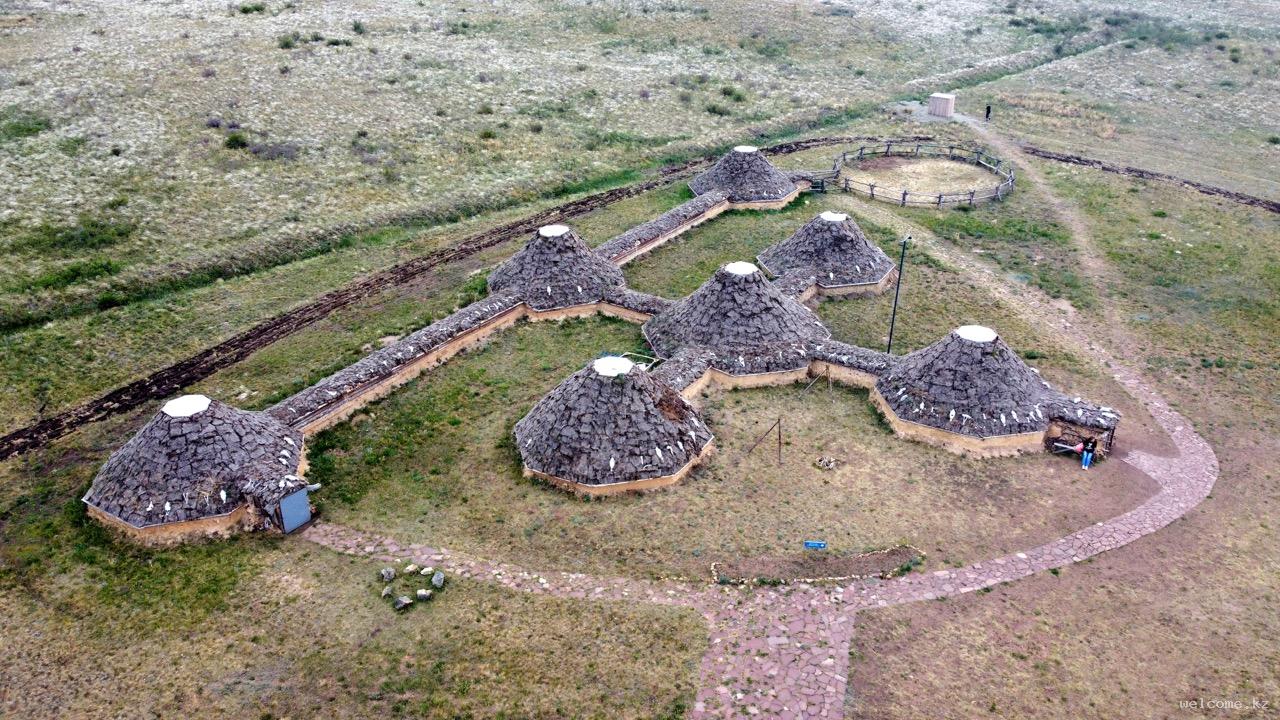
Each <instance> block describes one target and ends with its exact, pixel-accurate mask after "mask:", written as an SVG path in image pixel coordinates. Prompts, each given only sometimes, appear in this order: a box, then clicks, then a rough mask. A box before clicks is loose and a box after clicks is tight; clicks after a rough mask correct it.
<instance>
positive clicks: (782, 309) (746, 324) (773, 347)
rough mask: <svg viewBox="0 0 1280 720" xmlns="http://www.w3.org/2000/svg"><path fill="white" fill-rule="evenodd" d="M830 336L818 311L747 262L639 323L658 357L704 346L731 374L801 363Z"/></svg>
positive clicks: (732, 266) (733, 265)
mask: <svg viewBox="0 0 1280 720" xmlns="http://www.w3.org/2000/svg"><path fill="white" fill-rule="evenodd" d="M830 335H831V334H830V332H828V330H827V329H826V327H824V326H823V325H822V323H821V322H820V321H819V320H818V316H817V315H814V314H813V312H812V311H811V310H809V309H808V308H806V307H805V306H804V305H801V304H800V303H799V302H797V301H796V300H794V299H792V298H790V297H788V296H786V295H784V294H783V293H782V292H781V291H780V290H778V288H776V287H775V286H773V285H772V284H771V283H770V282H769V281H768V280H767V279H766V278H765V276H764V273H762V272H760V270H759V268H757V267H756V266H755V265H752V264H751V263H747V262H735V263H729V264H728V265H725V266H724V267H722V268H720V269H719V270H717V271H716V274H715V275H714V276H712V277H711V279H710V280H707V282H705V283H703V284H702V287H700V288H698V289H697V290H696V291H694V292H693V294H691V295H689V296H688V297H686V298H684V299H683V300H680V301H678V302H676V303H675V304H674V305H673V306H671V308H670V309H668V310H666V311H665V312H662V313H660V314H658V315H657V316H655V317H654V318H652V319H651V320H649V322H647V323H645V324H644V336H645V339H647V340H648V341H649V345H650V346H652V347H653V349H654V351H655V352H657V353H658V355H659V357H663V358H669V357H672V356H674V355H676V354H678V353H680V352H681V351H684V350H689V349H697V348H705V349H707V350H710V351H711V352H712V353H714V355H715V359H714V360H713V362H712V364H713V365H714V366H715V367H716V368H718V369H720V370H723V371H725V372H730V373H734V374H747V373H757V372H773V371H777V370H789V369H795V368H799V367H804V366H805V365H807V364H808V362H809V351H810V345H811V344H812V343H815V342H818V341H822V340H825V339H827V338H829V337H830Z"/></svg>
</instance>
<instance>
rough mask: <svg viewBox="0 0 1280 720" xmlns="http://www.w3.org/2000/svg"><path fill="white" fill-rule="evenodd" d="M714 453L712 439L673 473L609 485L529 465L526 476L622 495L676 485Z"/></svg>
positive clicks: (590, 492)
mask: <svg viewBox="0 0 1280 720" xmlns="http://www.w3.org/2000/svg"><path fill="white" fill-rule="evenodd" d="M714 454H715V441H714V440H712V441H711V442H709V443H707V444H706V445H705V446H704V447H703V448H702V452H700V453H698V455H697V456H696V457H692V458H690V459H689V462H687V463H685V464H684V467H682V468H680V469H679V470H677V471H675V472H673V473H671V474H670V475H663V476H661V477H652V478H644V479H643V480H632V481H631V482H619V483H609V484H608V485H587V484H584V483H577V482H574V481H572V480H566V479H564V478H559V477H556V476H555V475H548V474H547V473H544V472H538V471H537V470H530V469H529V468H528V466H526V467H525V468H524V476H525V477H531V478H538V479H540V480H544V481H546V482H547V483H549V484H551V485H553V486H555V487H558V488H560V489H561V490H568V491H569V492H571V493H575V494H578V495H590V496H592V497H597V496H608V495H622V494H624V493H633V492H644V491H646V490H658V489H660V488H665V487H670V486H672V485H675V484H677V483H679V482H680V481H681V480H684V479H685V477H687V476H688V475H689V473H691V472H693V469H694V468H695V467H697V466H698V465H699V464H700V463H702V462H703V461H704V460H706V459H707V458H710V457H711V456H712V455H714Z"/></svg>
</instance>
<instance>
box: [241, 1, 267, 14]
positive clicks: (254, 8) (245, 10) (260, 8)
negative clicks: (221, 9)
mask: <svg viewBox="0 0 1280 720" xmlns="http://www.w3.org/2000/svg"><path fill="white" fill-rule="evenodd" d="M266 11H267V6H266V5H264V4H262V3H247V4H244V5H241V6H240V14H241V15H252V14H254V13H260V12H266Z"/></svg>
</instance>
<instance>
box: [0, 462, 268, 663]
mask: <svg viewBox="0 0 1280 720" xmlns="http://www.w3.org/2000/svg"><path fill="white" fill-rule="evenodd" d="M104 459H105V457H104V455H103V454H101V453H100V452H96V453H92V454H89V455H87V456H86V455H81V454H79V453H69V452H67V451H66V450H65V449H55V450H49V451H42V452H38V453H36V454H34V455H29V456H26V457H25V458H24V459H23V460H22V461H21V462H20V464H19V465H18V466H17V467H16V468H14V467H13V466H12V465H11V466H10V467H9V468H8V469H9V471H10V472H8V473H6V477H5V480H6V486H7V487H6V492H5V494H4V496H3V497H4V500H3V504H0V588H9V589H21V590H22V591H24V592H28V593H33V594H36V595H38V596H41V597H43V598H44V599H45V601H46V602H47V603H49V604H51V605H52V606H54V607H56V608H58V609H59V611H60V612H63V613H65V614H68V615H71V616H74V617H77V618H79V619H80V620H81V621H82V622H84V623H85V624H86V626H87V627H86V629H87V630H88V631H89V632H97V631H98V629H95V628H94V621H95V619H97V618H102V619H103V622H104V626H103V627H102V628H100V630H101V631H102V632H128V633H130V634H131V635H133V636H135V637H143V638H145V637H150V636H152V635H154V634H157V633H173V632H182V631H185V630H190V629H192V628H195V627H196V626H198V625H199V624H200V623H201V622H203V621H205V620H206V619H208V618H209V617H210V615H211V614H213V613H216V612H219V611H220V610H223V609H224V608H225V607H226V603H227V600H228V597H229V595H230V593H231V592H232V591H233V590H234V589H235V588H236V587H237V586H238V583H239V582H240V580H241V579H242V578H244V577H245V576H247V575H251V574H252V572H253V568H254V567H255V562H254V554H255V553H256V552H259V551H261V550H262V549H263V548H264V547H267V546H269V545H270V544H271V543H272V542H273V541H272V540H270V539H269V538H266V537H263V536H254V537H245V538H241V539H237V540H235V541H232V542H225V543H196V544H192V545H187V546H183V547H180V548H174V549H167V550H153V549H146V548H141V547H138V546H136V545H134V544H132V543H127V542H121V541H118V540H116V539H115V538H114V537H113V535H112V534H111V533H110V532H108V531H107V530H106V529H104V528H103V527H102V525H100V524H99V523H97V522H95V521H93V520H91V519H90V518H89V517H88V515H87V513H86V511H85V506H84V503H82V502H81V501H80V497H81V496H82V495H83V494H84V492H85V490H87V489H88V480H89V478H91V476H92V474H93V473H94V472H95V471H96V469H97V467H98V464H99V463H100V462H101V461H102V460H104ZM68 575H71V576H74V577H75V578H77V581H76V583H74V585H77V586H79V587H68V586H67V585H66V584H65V583H61V582H56V581H55V578H59V577H66V576H68Z"/></svg>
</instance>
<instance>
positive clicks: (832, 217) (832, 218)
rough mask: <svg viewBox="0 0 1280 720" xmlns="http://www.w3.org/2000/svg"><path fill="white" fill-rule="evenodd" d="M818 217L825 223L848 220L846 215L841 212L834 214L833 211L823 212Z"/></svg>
mask: <svg viewBox="0 0 1280 720" xmlns="http://www.w3.org/2000/svg"><path fill="white" fill-rule="evenodd" d="M818 217H820V218H822V219H823V220H826V221H827V222H844V221H845V220H848V219H849V216H848V215H846V214H844V213H842V212H836V211H834V210H825V211H823V213H822V214H821V215H819V216H818Z"/></svg>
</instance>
